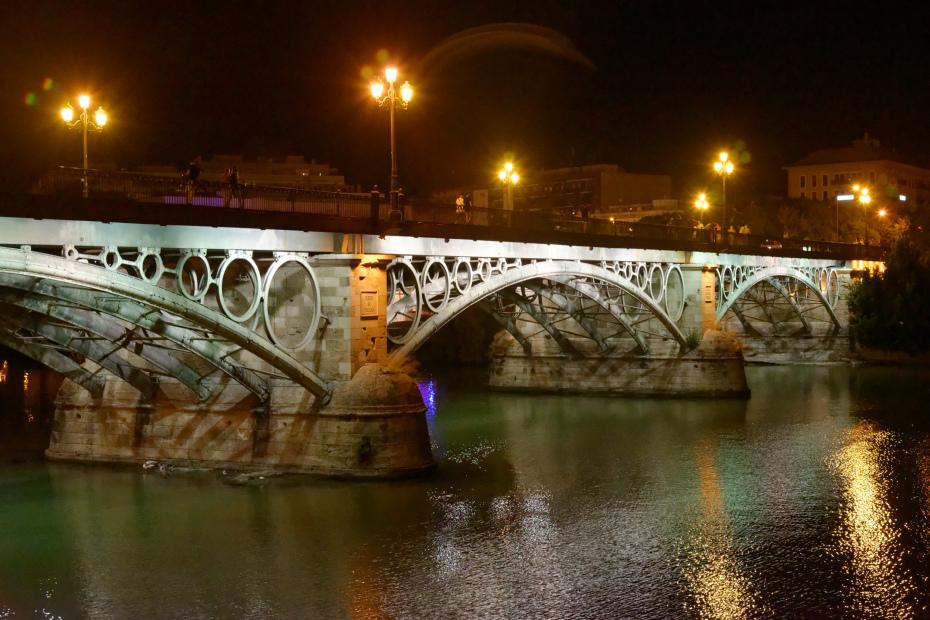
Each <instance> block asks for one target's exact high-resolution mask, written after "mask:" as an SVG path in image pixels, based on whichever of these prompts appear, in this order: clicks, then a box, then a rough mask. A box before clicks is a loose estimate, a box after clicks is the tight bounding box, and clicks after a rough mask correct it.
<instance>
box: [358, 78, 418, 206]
mask: <svg viewBox="0 0 930 620" xmlns="http://www.w3.org/2000/svg"><path fill="white" fill-rule="evenodd" d="M397 75H398V71H397V67H387V68H386V69H385V70H384V79H385V80H386V81H387V88H385V86H384V82H382V81H381V80H380V79H378V80H374V81H373V82H371V84H370V85H369V88H370V90H371V96H372V98H373V99H374V100H375V101H376V102H377V103H378V105H379V106H380V107H382V108H383V107H387V108H388V110H389V111H390V113H391V217H392V218H397V219H400V217H401V212H400V204H399V203H398V198H397V194H398V191H399V186H400V184H399V182H398V178H399V177H398V175H397V143H396V140H395V137H394V110H395V109H396V108H398V107H400V108H402V109H404V110H406V109H407V106H408V105H409V104H410V101H411V100H412V99H413V86H411V85H410V82H404V83H403V85H402V86H401V87H400V93H399V96H398V93H397V89H396V88H395V86H394V85H395V83H396V82H397Z"/></svg>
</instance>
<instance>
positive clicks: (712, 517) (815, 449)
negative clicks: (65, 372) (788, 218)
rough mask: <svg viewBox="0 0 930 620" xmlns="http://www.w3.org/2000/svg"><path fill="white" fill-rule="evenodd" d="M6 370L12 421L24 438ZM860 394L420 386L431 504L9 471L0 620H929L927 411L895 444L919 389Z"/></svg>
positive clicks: (824, 377)
mask: <svg viewBox="0 0 930 620" xmlns="http://www.w3.org/2000/svg"><path fill="white" fill-rule="evenodd" d="M12 366H13V365H12V364H11V368H10V375H9V376H10V378H9V380H8V383H7V385H6V386H3V387H0V389H5V390H6V391H5V392H3V393H4V395H5V396H7V397H8V399H7V401H5V402H6V404H7V407H8V408H9V406H10V405H9V403H10V402H16V403H18V404H17V405H16V406H17V407H19V408H18V409H16V411H13V412H12V414H13V415H11V416H7V417H6V418H4V420H3V421H4V424H6V423H7V422H8V421H9V420H13V421H14V422H15V423H16V424H18V425H20V426H17V427H16V428H18V429H20V430H21V429H22V428H24V427H25V426H24V422H23V418H22V411H23V408H22V406H23V405H24V401H23V400H22V397H23V394H22V390H21V377H20V376H19V374H18V372H21V371H19V370H17V369H16V368H13V367H12ZM863 372H867V373H872V371H871V370H869V371H865V370H849V369H823V368H815V369H810V368H804V369H780V368H757V369H752V370H751V373H750V384H751V386H752V388H753V398H752V399H751V400H750V401H748V402H744V401H726V402H717V401H690V402H683V401H659V400H657V401H648V400H624V399H611V398H586V397H551V396H531V395H512V394H499V393H490V392H486V391H483V390H475V389H461V388H450V387H449V384H448V383H445V382H443V381H441V380H429V381H425V382H424V383H423V384H421V390H424V391H425V394H424V398H425V399H426V396H427V395H429V394H432V396H431V398H430V400H431V404H430V406H431V407H433V409H432V413H431V414H430V429H431V433H432V436H433V441H434V443H435V444H436V445H437V446H438V449H437V454H438V455H439V456H440V467H439V469H438V471H437V472H436V474H435V475H434V476H433V477H431V478H429V479H425V480H412V481H401V482H391V483H359V484H346V483H344V482H326V481H318V480H316V481H311V480H306V479H300V478H295V479H285V480H277V481H274V482H272V483H271V484H268V485H267V486H260V487H241V486H227V485H225V484H222V483H220V482H219V481H218V480H217V479H216V478H215V477H214V476H213V475H211V474H206V475H178V474H175V475H168V476H164V475H161V474H157V473H148V474H142V473H140V472H139V471H138V470H137V469H135V468H131V469H108V468H100V467H76V466H67V465H54V464H45V463H32V464H28V465H16V466H10V465H8V466H6V467H5V468H3V469H0V497H3V498H4V499H3V501H2V502H0V532H3V536H0V617H2V615H3V614H4V613H7V612H9V613H16V614H18V615H17V616H16V617H21V616H24V615H25V616H27V617H28V616H30V615H35V613H36V612H35V611H34V610H39V611H40V612H42V610H44V613H46V614H48V615H49V616H63V617H69V618H70V617H148V616H151V615H152V610H153V609H157V610H159V612H160V614H161V615H164V616H166V617H184V618H212V617H235V618H265V617H325V618H379V617H394V618H421V617H558V618H562V617H577V618H618V617H622V618H627V617H641V618H656V617H662V618H665V617H676V618H677V617H688V616H692V617H693V616H697V617H708V618H710V617H714V618H742V617H836V616H845V617H895V616H901V617H904V616H907V615H908V614H911V615H914V614H920V613H925V612H923V611H922V607H921V606H923V605H927V603H928V602H930V600H928V594H927V593H926V587H925V584H927V583H928V579H930V561H927V559H928V558H930V534H928V533H930V518H928V517H930V422H927V421H925V422H923V423H922V424H921V423H920V420H925V415H924V414H923V410H922V405H921V404H920V402H917V403H916V404H914V405H913V407H912V409H911V410H908V411H909V413H908V414H906V415H905V416H904V417H903V418H901V419H900V420H899V421H898V423H895V420H896V419H897V418H896V417H895V416H896V415H898V414H897V411H898V408H897V406H898V405H899V404H901V403H904V402H905V401H906V396H903V395H902V394H906V392H907V390H908V389H914V390H915V391H916V390H920V389H923V387H922V386H923V385H925V383H924V378H922V377H917V378H913V379H912V380H907V379H902V378H900V375H896V376H898V377H899V379H898V380H899V386H898V387H899V388H900V389H897V390H895V395H894V396H893V397H891V396H888V397H886V396H885V395H884V394H883V391H882V389H881V386H882V385H883V384H887V382H886V381H883V380H882V379H881V372H885V371H879V374H878V375H877V376H876V377H871V378H863V377H862V376H861V373H863ZM30 383H31V386H30V390H29V393H30V395H32V394H34V393H39V394H42V393H48V392H49V389H48V388H47V381H46V379H44V378H42V377H41V376H40V375H39V374H36V373H35V372H34V371H33V372H32V373H31V375H30ZM424 384H425V385H424ZM909 386H910V387H909ZM14 397H16V398H19V399H21V400H18V401H14V400H12V399H13V398H14ZM889 399H891V400H889ZM915 400H916V401H919V400H920V398H917V399H915ZM889 403H891V404H893V405H894V407H892V406H890V404H889ZM9 411H10V410H9V409H8V410H7V412H9ZM4 415H6V413H4ZM895 424H897V425H895ZM32 426H35V425H32Z"/></svg>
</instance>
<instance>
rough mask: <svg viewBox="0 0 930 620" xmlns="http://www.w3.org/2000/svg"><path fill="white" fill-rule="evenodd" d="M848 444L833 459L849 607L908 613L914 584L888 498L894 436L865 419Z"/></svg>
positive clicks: (898, 614) (885, 614) (882, 614)
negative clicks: (840, 484)
mask: <svg viewBox="0 0 930 620" xmlns="http://www.w3.org/2000/svg"><path fill="white" fill-rule="evenodd" d="M845 441H846V445H844V446H843V447H842V448H841V449H840V450H839V452H838V453H837V454H836V456H835V458H834V459H833V463H832V464H833V467H834V468H835V469H836V470H837V472H838V473H839V474H840V476H842V479H843V484H844V488H843V494H844V500H845V501H844V504H843V505H842V507H841V511H842V514H841V517H842V526H841V528H840V530H839V532H838V534H839V536H840V541H839V552H840V553H842V554H843V555H844V556H845V558H846V559H847V561H848V562H849V573H848V574H849V578H850V579H851V580H852V582H853V583H852V587H851V588H850V594H851V595H852V596H851V598H850V601H849V604H850V607H851V608H852V609H853V610H855V611H856V612H858V613H862V614H865V615H868V616H873V617H884V618H892V617H898V618H907V617H912V616H913V609H912V607H911V605H912V601H913V596H914V593H915V584H914V580H913V577H912V576H911V574H910V571H909V570H908V569H907V567H906V566H905V565H904V562H903V559H904V556H905V555H906V553H905V550H904V549H903V548H902V547H901V545H900V540H899V539H900V524H899V523H898V521H897V520H896V519H895V517H894V515H893V514H892V510H891V507H890V505H889V503H888V499H887V498H888V495H889V486H890V484H891V481H890V480H889V479H888V476H889V474H891V473H892V472H891V471H890V470H889V469H888V468H887V466H886V459H887V458H888V455H890V454H893V453H895V452H896V451H898V448H899V446H897V445H896V443H897V442H896V438H895V436H894V434H893V433H891V432H889V431H884V430H879V429H877V428H876V427H875V425H874V424H873V423H870V422H867V421H862V422H859V423H858V424H857V425H856V426H854V427H852V428H850V429H849V430H848V431H847V433H846V438H845Z"/></svg>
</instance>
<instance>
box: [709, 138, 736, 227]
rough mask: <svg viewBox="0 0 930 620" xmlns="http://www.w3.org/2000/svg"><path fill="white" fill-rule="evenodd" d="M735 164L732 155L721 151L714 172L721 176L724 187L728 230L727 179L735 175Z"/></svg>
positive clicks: (725, 217)
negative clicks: (731, 159) (731, 158)
mask: <svg viewBox="0 0 930 620" xmlns="http://www.w3.org/2000/svg"><path fill="white" fill-rule="evenodd" d="M734 169H735V168H734V166H733V162H732V161H730V155H729V153H727V152H726V151H720V153H719V154H718V155H717V161H715V162H714V172H716V173H717V174H718V175H720V182H721V184H722V185H723V192H722V196H721V198H722V200H721V202H722V203H723V228H724V229H726V228H727V226H728V225H729V223H728V222H727V217H728V215H729V214H728V213H727V177H728V176H730V175H731V174H733V170H734Z"/></svg>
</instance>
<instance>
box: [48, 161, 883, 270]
mask: <svg viewBox="0 0 930 620" xmlns="http://www.w3.org/2000/svg"><path fill="white" fill-rule="evenodd" d="M83 175H84V173H83V171H82V170H81V169H79V168H58V169H56V170H54V171H51V172H49V173H48V174H46V175H45V176H43V177H42V179H41V180H40V181H39V183H38V184H37V186H36V187H35V189H34V193H38V194H52V195H73V196H74V197H80V195H81V191H82V184H81V179H82V178H83ZM87 177H88V189H89V194H90V198H94V197H101V198H102V197H112V198H128V199H130V200H133V201H135V202H139V203H155V204H163V205H190V206H191V207H197V208H199V207H203V208H220V209H223V208H225V209H230V210H233V211H235V210H237V209H238V210H242V211H274V212H286V213H294V214H304V215H311V216H328V217H327V219H329V220H330V221H331V223H332V221H334V218H335V221H336V222H338V219H339V218H342V219H351V220H354V221H356V226H357V225H358V220H367V224H366V225H367V226H368V228H369V229H370V230H371V232H379V233H380V232H384V231H385V230H388V229H391V232H399V233H400V234H403V231H402V230H400V231H397V230H396V226H402V227H404V226H405V227H408V228H410V229H416V232H415V234H418V235H430V236H436V237H447V238H466V239H479V238H481V239H495V240H499V239H502V238H506V237H508V234H505V233H509V238H513V237H514V236H519V237H520V239H521V240H526V241H534V240H544V241H545V242H547V243H548V242H563V243H570V244H578V243H579V242H582V241H583V242H584V243H585V244H586V245H590V246H598V245H602V246H617V247H621V246H628V247H640V248H648V247H653V248H657V249H685V250H696V251H702V250H703V251H712V252H735V253H743V254H777V255H781V256H818V257H835V258H837V259H864V260H874V259H879V258H881V257H882V256H883V254H884V249H883V248H880V247H877V246H864V245H860V244H851V243H835V242H828V241H811V240H802V239H787V238H780V239H773V238H769V237H765V236H761V235H744V234H738V233H727V232H717V231H714V230H712V229H709V228H704V229H697V228H687V227H681V226H662V225H657V224H642V223H636V222H620V221H615V222H611V221H609V220H603V219H588V220H583V219H580V218H565V217H552V216H549V215H548V214H546V213H541V212H535V211H507V210H503V209H487V208H475V207H473V208H470V209H468V210H467V211H466V212H464V213H463V212H456V209H455V206H454V205H446V204H431V203H425V202H419V201H416V202H407V203H405V204H402V207H401V211H400V212H398V213H391V207H390V203H389V201H388V200H387V199H386V197H385V196H384V195H381V194H378V193H377V192H372V193H364V194H360V193H346V192H324V191H317V190H306V189H294V188H284V187H268V186H257V185H240V186H238V187H237V188H231V187H229V186H227V185H225V184H223V183H217V182H209V181H205V182H198V183H194V184H190V183H188V182H186V180H185V179H184V178H182V177H178V178H174V179H172V178H167V177H159V176H150V175H144V174H137V173H129V172H108V171H100V170H90V171H88V173H87ZM313 219H316V218H313ZM300 220H301V227H304V226H307V227H309V228H312V226H313V222H312V221H309V222H308V221H307V220H306V218H300ZM331 225H332V224H331ZM556 239H558V241H556Z"/></svg>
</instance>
